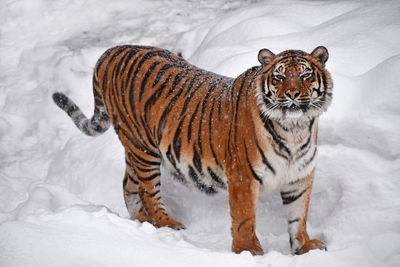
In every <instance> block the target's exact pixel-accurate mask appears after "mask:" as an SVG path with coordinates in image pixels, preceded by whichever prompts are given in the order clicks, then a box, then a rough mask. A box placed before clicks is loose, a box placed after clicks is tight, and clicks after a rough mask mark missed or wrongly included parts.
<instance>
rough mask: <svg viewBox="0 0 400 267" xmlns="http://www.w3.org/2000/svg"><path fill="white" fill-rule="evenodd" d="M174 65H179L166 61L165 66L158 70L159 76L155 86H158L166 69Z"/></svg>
mask: <svg viewBox="0 0 400 267" xmlns="http://www.w3.org/2000/svg"><path fill="white" fill-rule="evenodd" d="M172 67H177V66H176V65H175V64H171V63H166V64H165V65H164V66H162V67H161V69H160V70H159V71H158V73H157V76H156V78H155V80H154V82H153V87H154V86H156V84H157V83H158V82H159V81H160V79H161V77H162V76H163V75H164V74H165V71H167V70H168V69H170V68H172Z"/></svg>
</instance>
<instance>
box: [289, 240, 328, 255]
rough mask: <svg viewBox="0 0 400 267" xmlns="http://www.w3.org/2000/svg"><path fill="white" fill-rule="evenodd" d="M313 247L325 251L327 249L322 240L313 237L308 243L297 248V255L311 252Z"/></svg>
mask: <svg viewBox="0 0 400 267" xmlns="http://www.w3.org/2000/svg"><path fill="white" fill-rule="evenodd" d="M312 249H321V250H325V251H326V250H327V248H326V245H325V244H324V243H323V242H322V241H320V240H318V239H312V240H308V241H306V243H305V244H304V245H303V246H302V247H301V248H299V249H297V250H296V252H295V253H296V254H297V255H301V254H304V253H307V252H309V251H310V250H312Z"/></svg>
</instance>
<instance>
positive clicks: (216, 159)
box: [208, 98, 222, 168]
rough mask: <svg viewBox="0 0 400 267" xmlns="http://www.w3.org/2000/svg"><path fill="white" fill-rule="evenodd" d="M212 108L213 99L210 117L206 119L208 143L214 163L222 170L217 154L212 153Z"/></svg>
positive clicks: (213, 104)
mask: <svg viewBox="0 0 400 267" xmlns="http://www.w3.org/2000/svg"><path fill="white" fill-rule="evenodd" d="M214 106H215V98H214V100H213V103H212V106H211V109H210V116H209V118H208V142H209V144H210V148H211V153H212V155H213V157H214V161H215V163H216V164H217V165H218V166H219V167H221V168H222V165H221V163H220V162H219V161H218V158H217V154H216V153H215V151H214V146H213V142H212V136H213V131H212V124H213V117H212V116H213V113H214Z"/></svg>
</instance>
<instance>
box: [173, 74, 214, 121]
mask: <svg viewBox="0 0 400 267" xmlns="http://www.w3.org/2000/svg"><path fill="white" fill-rule="evenodd" d="M208 79H209V77H207V76H206V77H204V78H203V80H201V82H200V83H199V84H198V85H197V86H196V88H195V89H194V90H193V91H191V92H190V94H189V95H188V97H187V98H186V100H185V103H184V104H183V108H182V111H181V114H179V118H181V117H182V116H183V114H185V112H186V109H187V108H188V106H189V103H190V101H191V100H192V98H193V96H194V94H195V93H196V92H197V91H198V90H199V88H200V87H201V86H202V85H203V83H205V82H206V81H207V80H208Z"/></svg>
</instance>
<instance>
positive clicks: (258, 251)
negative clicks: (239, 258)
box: [232, 239, 264, 256]
mask: <svg viewBox="0 0 400 267" xmlns="http://www.w3.org/2000/svg"><path fill="white" fill-rule="evenodd" d="M245 250H247V251H249V252H250V253H251V254H252V255H253V256H256V255H264V251H263V249H262V247H261V244H260V242H259V241H258V239H255V240H253V242H251V243H248V242H238V241H235V240H233V241H232V251H233V252H235V253H237V254H239V253H241V252H243V251H245Z"/></svg>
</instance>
